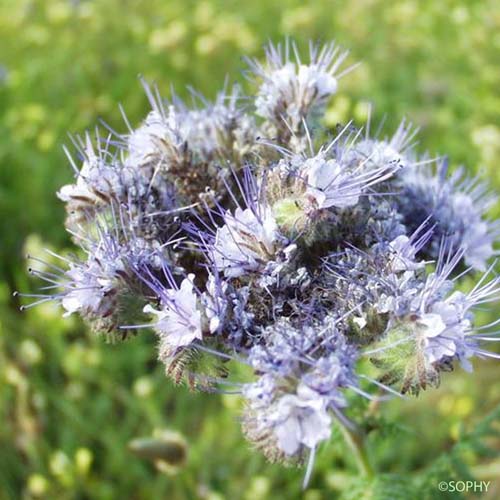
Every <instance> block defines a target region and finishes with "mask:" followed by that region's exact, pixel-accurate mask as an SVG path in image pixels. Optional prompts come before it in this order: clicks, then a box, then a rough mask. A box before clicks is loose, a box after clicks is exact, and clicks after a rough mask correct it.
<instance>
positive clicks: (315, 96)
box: [247, 40, 353, 135]
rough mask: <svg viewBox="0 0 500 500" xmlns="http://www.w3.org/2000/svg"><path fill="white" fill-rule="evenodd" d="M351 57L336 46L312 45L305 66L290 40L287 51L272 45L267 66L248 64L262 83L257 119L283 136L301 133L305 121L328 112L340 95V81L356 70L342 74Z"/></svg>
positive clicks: (257, 104) (256, 63) (249, 61)
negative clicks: (335, 98) (334, 98)
mask: <svg viewBox="0 0 500 500" xmlns="http://www.w3.org/2000/svg"><path fill="white" fill-rule="evenodd" d="M291 52H292V53H293V59H292V56H291ZM347 55H348V52H347V51H341V50H340V49H339V47H337V46H335V45H334V44H333V43H331V44H327V45H325V46H323V47H318V46H315V45H313V44H310V46H309V59H308V61H307V62H302V60H301V58H300V56H299V53H298V50H297V47H296V45H295V44H294V43H292V44H290V43H289V41H288V40H287V41H286V43H285V46H284V47H282V46H281V45H276V46H274V45H272V44H270V45H268V46H267V47H266V63H265V64H261V63H260V62H258V61H255V60H247V61H248V63H249V66H250V68H251V70H252V72H253V74H254V75H255V76H256V77H257V78H258V79H259V80H261V82H262V83H261V85H260V87H259V89H258V91H257V95H256V98H255V107H256V113H257V115H259V116H261V117H262V118H265V119H266V120H269V121H270V122H271V123H272V124H273V125H274V126H275V127H276V128H277V129H278V130H279V131H281V134H284V135H289V130H287V128H289V129H291V130H292V131H293V132H298V130H299V127H301V125H302V122H303V121H304V120H307V119H309V118H311V117H315V116H318V115H319V114H320V113H321V112H322V111H323V110H324V108H325V105H326V103H327V101H328V99H329V98H330V97H331V96H332V95H333V94H334V93H335V92H336V91H337V87H338V79H339V78H341V77H342V76H343V75H345V74H347V73H348V72H349V71H351V70H352V69H353V67H352V66H351V67H349V68H347V69H345V70H344V71H342V72H339V68H340V66H341V65H342V63H343V62H344V60H345V59H346V57H347ZM285 122H286V123H287V125H285Z"/></svg>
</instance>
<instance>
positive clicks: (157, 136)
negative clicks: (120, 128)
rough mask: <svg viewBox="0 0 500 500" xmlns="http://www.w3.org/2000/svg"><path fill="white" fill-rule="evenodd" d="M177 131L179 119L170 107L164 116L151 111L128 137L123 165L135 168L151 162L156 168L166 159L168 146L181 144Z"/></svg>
mask: <svg viewBox="0 0 500 500" xmlns="http://www.w3.org/2000/svg"><path fill="white" fill-rule="evenodd" d="M178 131H179V118H178V115H177V113H176V111H175V109H174V108H173V107H172V106H170V107H169V108H168V113H166V114H165V115H162V114H160V113H159V112H158V111H151V112H150V113H149V115H148V116H147V117H146V119H145V120H144V122H143V124H142V125H141V126H140V127H139V128H137V129H136V130H134V131H133V132H132V133H131V134H130V135H129V137H128V156H127V158H126V159H125V165H126V166H128V167H132V168H137V167H140V166H142V165H147V164H149V163H151V162H153V164H155V167H156V166H157V164H160V163H161V162H163V161H165V159H166V158H167V155H168V154H169V149H168V148H169V146H171V145H174V147H175V146H176V145H179V144H180V143H182V139H181V138H180V137H179V135H178Z"/></svg>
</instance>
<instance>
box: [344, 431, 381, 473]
mask: <svg viewBox="0 0 500 500" xmlns="http://www.w3.org/2000/svg"><path fill="white" fill-rule="evenodd" d="M339 423H340V428H341V430H342V434H343V435H344V439H345V442H346V443H347V444H348V445H349V448H351V450H352V452H353V454H354V458H355V459H356V463H357V465H358V469H359V472H360V473H361V474H362V475H363V476H366V477H373V475H374V474H375V471H374V470H373V467H372V465H371V463H370V460H369V458H368V451H367V449H366V439H365V438H366V436H365V434H364V432H362V431H361V430H360V429H359V428H349V427H347V426H346V425H345V424H344V423H343V422H339Z"/></svg>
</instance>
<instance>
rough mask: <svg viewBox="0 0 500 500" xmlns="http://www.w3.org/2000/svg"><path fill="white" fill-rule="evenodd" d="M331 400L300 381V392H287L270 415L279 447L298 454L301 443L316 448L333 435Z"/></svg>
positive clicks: (298, 389) (292, 453)
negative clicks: (327, 399)
mask: <svg viewBox="0 0 500 500" xmlns="http://www.w3.org/2000/svg"><path fill="white" fill-rule="evenodd" d="M326 406H327V401H326V400H325V398H323V397H321V396H320V395H319V394H318V393H317V392H316V391H314V390H312V389H310V388H309V387H307V386H306V385H305V384H299V386H298V388H297V394H296V395H295V394H286V395H284V396H282V397H281V398H280V399H279V400H278V401H277V402H276V403H275V407H274V408H273V411H272V412H271V413H270V415H269V419H270V422H271V423H272V425H273V426H274V433H275V435H276V438H277V440H278V445H279V447H280V448H281V449H282V450H283V451H284V452H285V453H286V454H287V455H294V454H295V453H297V452H298V451H299V450H300V448H301V446H306V447H307V448H310V449H313V448H316V446H317V445H318V443H319V442H321V441H324V440H326V439H328V438H329V437H330V434H331V424H332V418H331V416H330V415H329V413H328V412H327V410H326Z"/></svg>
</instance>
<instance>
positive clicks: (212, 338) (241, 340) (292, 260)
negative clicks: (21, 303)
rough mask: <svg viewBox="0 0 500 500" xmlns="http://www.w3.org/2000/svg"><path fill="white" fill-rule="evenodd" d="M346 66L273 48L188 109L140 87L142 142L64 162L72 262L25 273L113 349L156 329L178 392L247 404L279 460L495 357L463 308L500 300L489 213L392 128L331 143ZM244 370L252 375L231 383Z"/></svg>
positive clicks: (478, 194) (92, 147)
mask: <svg viewBox="0 0 500 500" xmlns="http://www.w3.org/2000/svg"><path fill="white" fill-rule="evenodd" d="M346 56H347V53H345V52H342V51H340V50H339V49H338V47H336V46H335V45H333V44H330V45H326V46H325V47H323V48H320V47H316V46H313V45H311V46H310V50H309V57H308V58H307V59H304V58H302V57H301V56H300V55H299V50H298V49H297V48H296V47H295V45H293V44H290V43H288V42H287V43H286V45H285V46H284V47H280V46H273V45H270V46H269V47H268V48H267V51H266V60H265V62H263V63H261V62H256V61H249V68H250V72H251V73H252V75H253V76H252V78H250V80H251V81H252V82H253V83H254V84H255V85H256V92H255V95H254V96H244V95H243V94H242V91H241V90H240V89H239V88H238V87H234V89H233V90H229V91H228V89H227V88H226V89H224V91H222V92H221V93H220V94H219V95H218V96H217V97H216V99H215V102H209V101H207V100H206V99H204V98H202V97H199V96H196V97H197V101H198V103H199V104H198V106H197V107H194V108H190V107H188V106H187V105H186V104H185V103H184V102H182V101H181V100H180V99H179V98H178V97H175V96H174V97H173V98H172V99H171V100H170V101H168V102H167V101H164V100H163V99H162V98H161V97H159V94H158V91H157V90H156V89H155V88H151V87H149V86H147V85H146V84H144V87H145V90H146V93H147V96H148V98H149V101H150V103H151V108H152V109H151V111H150V113H149V114H148V115H147V117H146V118H145V120H144V122H143V123H142V124H140V126H139V127H138V128H136V129H133V128H132V127H131V126H130V125H129V123H128V121H127V120H126V125H127V127H128V129H129V130H128V132H126V133H124V134H118V133H116V132H112V131H109V135H107V136H106V137H102V136H101V135H100V134H97V135H96V138H95V140H94V141H93V140H92V139H91V138H90V136H86V137H85V138H84V139H81V140H80V139H76V140H75V144H76V146H77V152H78V156H77V158H73V157H72V156H71V155H68V156H69V158H70V161H71V164H72V166H73V168H74V170H75V182H74V183H73V184H71V185H68V186H65V187H63V188H62V189H61V190H60V191H59V193H58V196H59V198H60V199H61V200H62V201H63V202H65V203H66V207H67V212H68V219H67V227H68V230H69V231H70V233H71V234H72V236H73V239H74V241H75V242H76V244H77V245H78V246H79V247H80V248H81V249H82V251H83V253H82V254H80V255H79V256H75V257H74V258H69V257H64V258H63V257H61V262H62V264H61V267H59V266H56V265H54V264H51V266H52V267H44V268H43V269H39V270H36V269H35V270H33V271H32V272H33V273H34V274H36V275H37V276H39V277H40V278H41V279H43V280H44V281H45V282H46V283H47V285H46V286H44V287H43V289H42V292H41V293H39V294H35V295H32V296H33V297H35V298H36V299H37V300H36V301H35V302H34V303H35V304H36V303H39V302H40V301H46V300H58V301H60V303H61V304H62V307H63V308H64V310H65V315H68V314H72V313H79V314H80V315H81V316H82V317H83V318H84V319H85V320H86V321H88V322H89V323H90V324H91V325H92V326H93V328H94V329H95V330H96V331H99V332H106V333H108V334H114V336H115V337H116V336H118V337H124V336H126V334H128V333H131V332H137V331H139V330H141V329H151V330H153V331H154V332H155V334H156V335H157V337H158V341H159V353H160V355H159V357H160V360H161V361H162V362H163V363H164V364H165V365H166V371H167V374H169V375H171V376H172V377H173V379H174V380H175V381H176V382H180V381H181V380H184V381H186V382H187V383H189V384H190V385H191V386H192V387H199V388H204V389H208V390H213V391H215V390H221V391H222V390H225V391H229V392H236V393H238V394H240V395H241V396H242V397H243V399H244V401H245V403H246V404H245V405H244V414H243V417H242V425H243V429H244V433H245V435H246V436H247V438H248V439H249V440H250V441H251V442H252V443H254V445H255V446H256V447H257V448H259V449H261V450H262V451H263V452H264V453H265V454H266V456H267V457H269V458H270V459H272V460H283V461H285V462H288V463H302V462H303V461H304V459H305V458H307V456H309V463H310V464H311V463H312V459H311V457H314V453H315V450H316V449H317V447H318V446H319V445H320V444H321V443H322V442H324V441H327V440H328V439H329V437H330V435H331V430H332V426H334V425H340V426H343V427H345V428H346V429H352V428H353V427H355V423H354V422H353V419H352V416H351V415H350V407H351V402H352V401H353V400H354V399H355V398H366V399H374V398H375V399H376V398H379V399H380V398H382V399H383V398H385V397H388V396H389V395H401V394H405V393H408V394H418V392H419V391H421V390H423V389H425V388H426V387H429V386H432V385H436V384H437V383H438V382H439V379H440V376H441V374H442V372H444V371H449V370H450V369H451V368H452V367H453V365H454V364H455V362H458V363H459V364H460V365H461V366H462V367H463V368H465V369H466V370H471V369H472V362H473V360H474V358H488V357H491V358H495V357H498V355H497V354H495V353H494V352H490V351H488V350H487V349H486V348H485V347H484V343H487V342H489V341H496V340H497V339H498V338H500V337H497V335H498V332H495V331H493V329H494V325H495V324H496V323H497V322H493V323H491V324H486V325H484V324H483V325H479V326H478V325H477V323H476V317H475V313H474V311H475V309H476V307H477V306H484V304H487V303H489V302H491V301H493V300H496V299H497V298H498V296H499V294H500V281H499V278H497V277H496V276H495V275H494V270H493V265H494V262H491V258H492V257H493V256H494V255H495V253H496V252H495V250H494V243H495V238H496V236H497V233H498V228H499V225H498V224H497V222H495V221H491V220H489V219H488V211H489V208H490V207H491V205H492V203H493V202H494V198H493V197H492V195H491V194H490V193H488V191H487V189H486V187H485V186H484V184H483V183H481V182H480V181H478V180H477V179H471V178H468V177H466V176H465V175H464V173H463V171H462V170H461V169H455V170H453V171H450V169H449V167H448V162H447V160H446V159H443V158H435V159H433V158H429V157H428V156H421V157H419V155H418V153H417V151H415V148H414V144H413V142H414V141H413V139H414V137H415V134H416V133H417V130H416V129H415V128H413V127H412V126H411V125H410V124H409V123H407V122H405V121H403V122H401V124H400V125H399V127H398V128H397V130H396V132H395V133H394V135H393V136H392V137H384V138H382V137H378V136H377V135H375V136H373V135H371V133H370V124H369V123H368V124H367V125H366V126H365V127H355V126H354V125H353V124H351V123H349V124H347V125H345V126H338V127H337V129H336V130H334V131H329V130H326V129H324V128H323V127H322V126H321V117H322V114H323V113H324V111H325V107H326V105H327V102H328V99H329V98H330V97H331V96H332V95H333V94H335V93H336V91H337V88H338V83H339V79H340V78H341V77H342V76H343V75H345V74H346V73H347V72H348V71H349V70H350V68H349V67H348V68H344V69H342V68H341V67H342V65H343V62H344V60H345V58H346ZM195 101H196V100H195ZM65 266H66V267H65ZM476 272H482V273H483V274H482V275H481V276H479V277H477V280H476V281H477V284H476V285H475V286H474V287H472V288H470V287H469V289H468V290H467V287H466V286H465V285H466V284H467V283H470V282H471V280H466V283H465V285H464V283H463V282H464V280H463V277H464V276H465V275H466V274H471V275H472V273H476ZM363 360H364V361H363ZM237 364H243V365H245V366H246V367H247V369H248V370H250V372H251V373H252V374H253V377H252V379H251V380H247V381H245V382H241V381H238V382H237V381H235V379H232V378H230V377H229V375H230V372H231V368H233V367H234V366H235V365H237ZM233 380H234V381H233ZM371 389H374V391H375V390H376V391H377V393H380V392H382V393H385V394H382V395H380V394H379V395H374V391H372V390H371Z"/></svg>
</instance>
